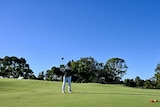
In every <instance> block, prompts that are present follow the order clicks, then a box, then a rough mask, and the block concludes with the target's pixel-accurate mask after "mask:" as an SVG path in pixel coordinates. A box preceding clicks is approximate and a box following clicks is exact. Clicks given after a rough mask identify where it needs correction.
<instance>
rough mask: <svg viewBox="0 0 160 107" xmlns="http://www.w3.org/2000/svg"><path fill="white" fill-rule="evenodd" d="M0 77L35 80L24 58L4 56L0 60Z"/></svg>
mask: <svg viewBox="0 0 160 107" xmlns="http://www.w3.org/2000/svg"><path fill="white" fill-rule="evenodd" d="M0 76H2V77H4V78H5V77H7V78H18V77H20V76H22V77H24V78H35V76H34V74H33V71H32V70H31V69H30V67H29V64H27V63H26V60H25V59H24V58H17V57H15V56H12V57H9V56H5V57H4V58H0Z"/></svg>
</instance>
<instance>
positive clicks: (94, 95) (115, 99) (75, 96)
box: [0, 79, 160, 107]
mask: <svg viewBox="0 0 160 107" xmlns="http://www.w3.org/2000/svg"><path fill="white" fill-rule="evenodd" d="M61 85H62V83H61V82H48V81H38V80H17V79H0V107H159V106H160V102H157V103H151V102H150V100H151V99H156V100H160V90H150V89H137V88H130V87H125V86H123V85H113V84H96V83H83V84H81V83H72V89H73V93H72V94H69V93H64V94H62V93H61ZM66 90H67V87H66Z"/></svg>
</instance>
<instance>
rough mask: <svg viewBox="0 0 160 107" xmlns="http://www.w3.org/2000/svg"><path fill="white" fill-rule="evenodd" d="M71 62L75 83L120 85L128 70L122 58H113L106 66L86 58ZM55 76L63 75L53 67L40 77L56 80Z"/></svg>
mask: <svg viewBox="0 0 160 107" xmlns="http://www.w3.org/2000/svg"><path fill="white" fill-rule="evenodd" d="M70 62H71V68H72V74H73V79H72V80H73V81H74V82H85V83H86V82H94V83H95V82H100V83H120V82H121V78H122V76H123V75H124V74H125V73H126V71H127V68H128V67H127V65H126V63H125V60H123V59H120V58H111V59H110V60H108V61H107V62H106V64H105V65H104V64H103V63H98V62H97V61H96V60H95V59H94V58H92V57H84V58H80V59H79V60H77V61H73V60H72V61H70ZM61 66H62V65H61ZM63 66H64V65H63ZM53 75H62V73H61V71H60V68H56V67H52V68H51V70H47V71H46V74H44V72H41V73H40V74H39V77H41V78H44V77H46V79H47V80H54V76H53Z"/></svg>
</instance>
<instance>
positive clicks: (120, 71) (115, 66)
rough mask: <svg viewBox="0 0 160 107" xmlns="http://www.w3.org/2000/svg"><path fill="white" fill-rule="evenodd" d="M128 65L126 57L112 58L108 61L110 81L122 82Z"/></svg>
mask: <svg viewBox="0 0 160 107" xmlns="http://www.w3.org/2000/svg"><path fill="white" fill-rule="evenodd" d="M127 68H128V67H127V65H126V62H125V60H124V59H121V58H111V59H109V60H108V61H107V62H106V65H105V71H106V72H107V75H108V78H109V79H110V80H109V82H110V81H111V82H116V83H117V82H120V80H121V78H122V77H123V76H124V74H125V73H126V71H127Z"/></svg>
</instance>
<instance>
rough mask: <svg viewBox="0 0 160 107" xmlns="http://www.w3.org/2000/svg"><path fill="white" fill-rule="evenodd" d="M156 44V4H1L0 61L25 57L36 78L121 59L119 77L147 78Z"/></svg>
mask: <svg viewBox="0 0 160 107" xmlns="http://www.w3.org/2000/svg"><path fill="white" fill-rule="evenodd" d="M159 41H160V1H159V0H0V57H1V58H3V57H5V56H16V57H18V58H20V57H23V58H25V59H26V60H27V63H28V64H29V65H30V68H31V69H32V70H33V72H34V74H35V75H36V76H37V75H38V73H39V72H41V71H46V70H48V69H51V67H53V66H59V65H60V64H61V63H66V62H67V61H69V60H72V59H73V60H78V59H80V58H82V57H89V56H91V57H93V58H95V60H97V61H98V62H103V63H106V61H107V60H108V59H110V58H114V57H119V58H122V59H124V60H125V61H126V64H127V65H128V67H129V68H128V71H127V74H126V75H125V76H124V78H135V77H136V76H140V78H141V79H149V78H151V77H152V76H154V73H155V71H154V69H155V67H156V65H157V63H159V62H160V45H159V43H160V42H159ZM61 57H64V58H65V59H64V61H63V62H62V60H61Z"/></svg>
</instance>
